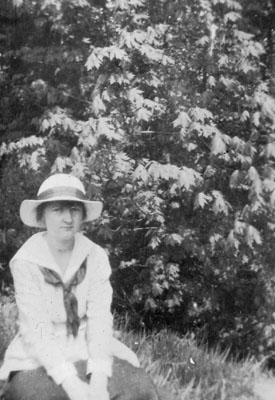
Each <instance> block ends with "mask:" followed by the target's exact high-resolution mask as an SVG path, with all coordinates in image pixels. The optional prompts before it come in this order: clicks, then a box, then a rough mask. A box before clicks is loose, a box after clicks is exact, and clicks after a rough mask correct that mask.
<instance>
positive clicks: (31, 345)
mask: <svg viewBox="0 0 275 400" xmlns="http://www.w3.org/2000/svg"><path fill="white" fill-rule="evenodd" d="M11 271H12V275H13V279H14V287H15V296H16V303H17V308H18V316H19V327H20V334H21V336H22V339H23V342H24V344H25V346H26V349H27V352H28V354H30V356H31V357H33V358H34V359H35V360H37V361H38V362H39V363H40V364H41V365H42V366H43V367H44V368H45V369H46V371H47V373H48V375H49V376H51V377H52V378H53V380H54V381H55V382H56V383H57V384H61V383H62V382H63V381H64V380H65V379H66V378H67V377H71V376H76V375H77V371H76V369H75V367H74V365H73V364H72V363H70V362H67V361H66V357H65V354H64V353H63V351H62V349H61V348H60V346H59V345H58V343H57V342H56V338H55V335H54V330H53V324H52V321H51V319H50V316H49V315H48V313H47V311H46V307H45V303H44V300H43V297H42V292H41V287H40V285H41V284H40V282H39V274H40V271H39V270H38V266H36V265H34V264H31V263H29V262H26V261H21V260H15V261H14V262H13V264H12V267H11Z"/></svg>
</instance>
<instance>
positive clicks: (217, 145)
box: [211, 132, 226, 155]
mask: <svg viewBox="0 0 275 400" xmlns="http://www.w3.org/2000/svg"><path fill="white" fill-rule="evenodd" d="M225 152H226V144H225V142H224V141H223V135H222V134H221V133H219V132H216V133H215V136H214V138H213V140H212V145H211V154H214V155H215V154H222V153H225Z"/></svg>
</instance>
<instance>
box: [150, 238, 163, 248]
mask: <svg viewBox="0 0 275 400" xmlns="http://www.w3.org/2000/svg"><path fill="white" fill-rule="evenodd" d="M160 244H161V239H160V238H159V237H158V236H153V237H152V238H151V240H150V242H149V244H148V247H151V249H153V250H155V249H156V248H157V247H158V246H159V245H160Z"/></svg>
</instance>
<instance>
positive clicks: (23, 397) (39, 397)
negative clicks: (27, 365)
mask: <svg viewBox="0 0 275 400" xmlns="http://www.w3.org/2000/svg"><path fill="white" fill-rule="evenodd" d="M3 397H4V400H68V397H67V395H66V393H65V392H64V390H63V389H62V387H61V386H58V385H56V384H55V383H54V381H53V380H52V379H51V378H50V377H49V376H48V375H47V373H46V371H45V370H44V369H43V368H37V369H35V370H29V371H19V372H17V373H15V374H13V376H11V377H10V379H9V381H8V383H7V385H6V387H5V391H4V396H3Z"/></svg>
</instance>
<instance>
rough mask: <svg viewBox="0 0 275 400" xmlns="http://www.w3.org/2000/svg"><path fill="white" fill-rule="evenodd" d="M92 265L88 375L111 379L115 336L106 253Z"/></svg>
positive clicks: (88, 309)
mask: <svg viewBox="0 0 275 400" xmlns="http://www.w3.org/2000/svg"><path fill="white" fill-rule="evenodd" d="M100 250H102V249H100ZM91 258H92V257H91ZM91 262H93V263H94V267H93V268H91V277H90V287H89V294H88V302H87V342H88V352H89V359H88V365H87V373H92V372H95V371H98V372H103V373H105V374H106V375H107V376H111V374H112V351H111V343H112V334H113V317H112V314H111V302H112V287H111V284H110V275H111V267H110V264H109V260H108V256H107V254H106V253H105V252H104V250H102V252H100V254H99V257H97V259H96V260H93V261H92V260H91ZM88 268H89V258H88Z"/></svg>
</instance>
